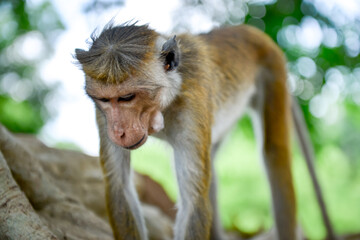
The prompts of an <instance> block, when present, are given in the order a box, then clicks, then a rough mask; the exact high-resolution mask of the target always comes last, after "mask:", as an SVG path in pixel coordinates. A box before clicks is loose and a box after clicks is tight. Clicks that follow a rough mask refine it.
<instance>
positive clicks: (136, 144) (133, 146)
mask: <svg viewBox="0 0 360 240" xmlns="http://www.w3.org/2000/svg"><path fill="white" fill-rule="evenodd" d="M144 140H145V141H146V134H144V136H143V137H142V138H141V139H140V141H138V142H137V143H135V144H134V145H131V146H128V147H124V148H126V149H128V150H134V149H136V148H138V147H140V146H141V145H142V144H143V143H145V141H144Z"/></svg>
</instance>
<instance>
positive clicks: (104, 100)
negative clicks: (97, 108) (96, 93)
mask: <svg viewBox="0 0 360 240" xmlns="http://www.w3.org/2000/svg"><path fill="white" fill-rule="evenodd" d="M98 100H99V101H100V102H109V101H110V99H108V98H99V99H98Z"/></svg>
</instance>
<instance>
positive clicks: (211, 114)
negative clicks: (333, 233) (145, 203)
mask: <svg viewBox="0 0 360 240" xmlns="http://www.w3.org/2000/svg"><path fill="white" fill-rule="evenodd" d="M74 57H75V58H76V60H77V62H78V64H79V65H80V67H81V68H82V70H83V72H84V74H85V91H86V94H87V95H88V96H89V97H90V99H92V101H93V102H94V104H95V108H96V121H97V125H98V130H99V136H100V162H101V165H102V169H103V173H104V177H105V180H106V181H105V182H106V203H107V208H108V213H109V218H110V224H111V227H112V229H113V233H114V237H115V239H118V240H119V239H148V236H147V230H146V227H145V223H144V218H143V215H142V212H141V208H140V203H139V200H138V197H137V194H136V191H135V188H134V184H133V182H132V174H133V173H132V171H133V170H132V168H131V160H130V151H131V150H134V149H137V148H139V147H141V146H142V145H143V144H144V143H145V142H146V141H147V139H148V137H149V136H150V135H152V136H154V137H157V138H160V139H162V140H165V141H167V142H168V143H169V144H170V145H171V146H172V148H173V150H174V166H175V173H176V179H177V183H178V191H179V199H178V202H177V208H178V212H177V215H176V219H175V224H174V239H176V240H183V239H186V240H188V239H194V240H195V239H196V240H199V239H213V240H214V239H223V238H224V235H223V231H222V229H221V227H220V220H219V210H218V207H217V196H216V192H217V185H216V174H215V170H214V163H213V161H214V156H215V155H216V152H217V150H218V148H219V145H220V144H221V142H222V141H223V139H224V138H225V136H226V134H227V133H228V132H229V131H230V130H231V129H232V127H233V125H234V124H235V123H236V122H237V121H238V119H239V118H241V117H242V116H243V114H244V113H245V112H246V111H247V110H248V111H249V112H250V115H251V118H252V122H253V125H254V129H255V130H254V131H255V135H256V138H257V142H258V148H259V152H260V154H261V158H262V159H263V162H264V165H265V169H266V173H267V178H268V182H269V186H270V190H271V196H272V209H273V214H274V219H275V221H274V222H275V224H274V225H275V226H274V228H275V232H276V238H277V239H281V240H285V239H286V240H289V239H296V238H297V236H296V199H295V192H294V185H293V179H292V172H291V146H290V128H291V116H292V113H291V109H292V106H291V105H292V103H291V98H290V97H289V94H288V91H287V86H286V80H287V70H286V59H285V56H284V54H283V53H282V51H281V50H280V48H279V47H278V46H277V45H276V44H275V42H273V41H272V40H271V39H270V37H268V36H267V35H266V34H265V33H263V32H261V31H260V30H257V29H256V28H253V27H250V26H247V25H240V26H227V27H222V28H217V29H214V30H212V31H210V32H208V33H203V34H199V35H191V34H187V33H183V34H179V35H175V36H173V37H168V36H165V35H162V34H160V33H158V32H156V31H155V30H153V29H151V28H150V27H149V25H138V24H137V22H132V23H131V22H127V23H124V24H120V25H115V24H114V23H113V22H109V23H108V24H107V25H106V26H105V27H104V28H103V30H102V31H101V32H100V33H95V32H94V33H93V34H92V35H91V41H90V42H89V49H88V50H84V49H75V55H74ZM149 161H150V159H149Z"/></svg>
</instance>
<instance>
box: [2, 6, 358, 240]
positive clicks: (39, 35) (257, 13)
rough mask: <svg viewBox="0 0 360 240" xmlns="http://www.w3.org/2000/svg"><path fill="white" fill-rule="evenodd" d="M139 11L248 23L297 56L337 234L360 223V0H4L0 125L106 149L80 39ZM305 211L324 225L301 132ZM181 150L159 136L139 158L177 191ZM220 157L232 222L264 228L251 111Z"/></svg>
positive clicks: (177, 25)
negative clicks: (79, 55)
mask: <svg viewBox="0 0 360 240" xmlns="http://www.w3.org/2000/svg"><path fill="white" fill-rule="evenodd" d="M112 18H114V19H115V22H117V23H122V22H125V21H129V20H139V23H149V24H150V26H151V27H152V28H154V29H156V30H158V31H160V32H162V33H165V34H171V33H173V32H176V33H178V32H185V31H188V32H192V33H200V32H205V31H208V30H210V29H211V28H214V27H219V26H222V25H235V24H243V23H247V24H250V25H253V26H255V27H257V28H259V29H261V30H263V31H265V32H266V33H267V34H269V35H270V36H271V37H272V39H273V40H274V41H276V42H277V43H278V45H279V46H280V47H281V48H282V49H283V51H284V52H285V54H286V56H287V59H288V66H287V67H288V70H289V78H288V79H289V80H288V88H289V91H290V93H291V94H292V95H294V96H296V97H297V98H298V100H299V102H300V104H301V107H302V110H303V112H304V116H305V119H306V122H307V126H308V129H309V131H310V136H311V139H312V142H313V144H314V147H315V153H316V163H315V164H316V168H317V172H318V175H319V178H320V183H321V186H322V188H323V192H324V195H325V200H326V203H327V206H328V210H329V214H330V217H331V219H332V222H333V224H334V227H335V231H336V232H337V234H341V235H343V234H351V233H356V232H360V108H359V106H360V61H359V60H360V56H359V52H360V38H359V37H360V36H359V34H360V1H358V0H278V1H276V0H270V1H266V0H264V1H262V0H247V1H241V0H176V1H166V0H154V1H146V0H143V1H141V0H123V1H121V0H120V1H115V0H72V1H61V0H53V1H48V0H31V1H30V0H29V1H24V0H1V1H0V122H1V123H2V124H4V125H5V126H6V127H7V128H9V129H10V130H11V131H13V132H20V133H32V134H37V135H38V136H39V138H41V139H42V140H43V141H45V142H46V143H47V144H48V145H51V146H56V147H61V148H71V149H77V150H80V151H84V152H86V153H88V154H92V155H97V151H98V135H97V130H96V125H95V117H94V110H93V105H92V103H91V101H90V100H89V99H88V98H87V97H86V96H85V94H84V90H83V87H84V76H83V73H82V72H81V71H80V70H79V69H78V67H77V66H76V65H75V64H74V62H75V61H74V59H73V57H72V54H73V53H74V49H75V48H86V47H87V44H86V40H87V39H88V38H89V36H90V34H91V32H92V31H94V29H101V28H102V27H103V26H104V25H105V24H106V23H107V22H108V21H109V20H110V19H112ZM292 141H293V146H294V150H293V156H294V161H293V170H294V178H295V183H296V193H297V198H298V220H299V222H300V224H301V227H302V229H303V231H304V232H305V234H306V236H307V237H308V238H310V239H322V238H324V236H325V229H324V227H323V225H322V221H321V218H320V212H319V210H318V206H317V204H316V202H315V197H314V192H313V188H312V185H311V182H310V180H309V174H308V172H307V171H306V167H305V164H304V160H303V159H302V156H301V155H300V153H299V150H298V147H297V144H296V140H295V138H293V140H292ZM171 153H172V150H171V149H170V148H169V146H167V145H166V144H164V143H162V142H160V141H157V140H152V139H151V140H150V141H149V142H148V143H147V144H146V145H145V146H144V147H143V148H141V149H140V150H137V151H134V152H133V158H134V159H133V166H134V168H135V169H136V170H137V171H139V172H142V173H145V174H149V175H151V176H152V177H153V178H154V179H155V180H157V181H159V182H160V183H161V184H162V185H163V186H164V188H165V189H166V191H167V192H168V193H169V195H170V196H171V198H172V199H174V200H175V199H176V197H177V189H176V185H175V180H174V175H173V166H172V161H171V158H172V157H171V155H172V154H171ZM217 158H218V161H217V162H216V168H217V171H218V177H219V180H220V187H219V188H220V189H219V202H220V211H221V219H222V223H223V225H224V226H225V228H227V229H229V230H237V231H240V232H242V233H243V234H245V235H246V234H250V235H251V234H254V233H257V232H260V231H264V230H267V229H269V228H271V226H272V222H273V221H272V218H271V209H270V207H269V202H270V194H269V190H268V186H267V182H266V177H265V174H264V171H263V169H262V163H261V162H260V161H259V156H258V153H257V151H256V145H255V140H254V134H253V132H252V127H251V124H250V121H249V118H248V117H247V116H245V117H244V119H243V120H241V121H240V122H239V123H238V125H237V126H235V127H234V131H233V132H232V133H231V134H230V135H229V136H228V137H227V139H226V140H225V142H224V144H223V146H222V148H221V150H220V152H219V154H218V156H217Z"/></svg>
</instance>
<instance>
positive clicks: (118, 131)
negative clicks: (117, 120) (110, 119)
mask: <svg viewBox="0 0 360 240" xmlns="http://www.w3.org/2000/svg"><path fill="white" fill-rule="evenodd" d="M113 130H114V133H115V136H116V137H118V138H125V130H124V129H123V128H122V127H120V126H119V125H117V124H114V126H113Z"/></svg>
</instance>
